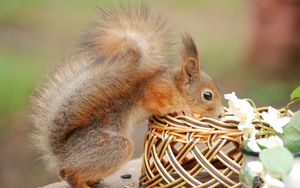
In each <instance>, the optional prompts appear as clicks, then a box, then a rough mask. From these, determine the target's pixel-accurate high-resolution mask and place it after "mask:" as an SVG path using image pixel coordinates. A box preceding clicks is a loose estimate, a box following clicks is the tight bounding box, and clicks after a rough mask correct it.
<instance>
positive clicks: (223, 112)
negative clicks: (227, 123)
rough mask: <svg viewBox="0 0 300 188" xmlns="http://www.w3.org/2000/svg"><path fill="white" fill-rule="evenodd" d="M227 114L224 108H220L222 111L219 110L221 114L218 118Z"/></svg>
mask: <svg viewBox="0 0 300 188" xmlns="http://www.w3.org/2000/svg"><path fill="white" fill-rule="evenodd" d="M224 114H225V111H224V108H223V107H222V108H220V111H219V115H218V118H219V119H220V118H221V117H223V116H224Z"/></svg>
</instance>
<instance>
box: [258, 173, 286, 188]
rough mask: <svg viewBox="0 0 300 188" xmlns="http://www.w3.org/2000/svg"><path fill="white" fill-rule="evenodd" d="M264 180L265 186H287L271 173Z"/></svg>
mask: <svg viewBox="0 0 300 188" xmlns="http://www.w3.org/2000/svg"><path fill="white" fill-rule="evenodd" d="M264 180H265V184H264V186H263V188H284V187H285V185H284V183H283V182H282V181H280V180H279V179H276V178H274V177H272V176H271V175H269V174H267V175H266V176H265V178H264Z"/></svg>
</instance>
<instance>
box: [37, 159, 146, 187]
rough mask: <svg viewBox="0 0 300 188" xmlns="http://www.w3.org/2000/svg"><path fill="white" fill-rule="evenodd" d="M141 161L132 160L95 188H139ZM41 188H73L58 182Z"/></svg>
mask: <svg viewBox="0 0 300 188" xmlns="http://www.w3.org/2000/svg"><path fill="white" fill-rule="evenodd" d="M141 162H142V161H141V159H135V160H131V161H129V162H128V163H126V165H125V166H123V167H122V169H120V170H119V171H118V172H117V173H115V174H114V175H113V176H111V177H108V178H106V179H105V180H104V182H103V183H101V184H99V185H98V186H94V187H93V188H138V179H139V173H140V169H141ZM124 175H125V176H126V175H131V177H130V178H128V179H127V178H122V177H121V176H124ZM41 188H71V187H70V186H69V185H68V184H67V183H66V182H64V181H61V182H56V183H53V184H49V185H46V186H43V187H41Z"/></svg>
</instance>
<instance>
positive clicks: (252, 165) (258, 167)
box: [247, 161, 264, 176]
mask: <svg viewBox="0 0 300 188" xmlns="http://www.w3.org/2000/svg"><path fill="white" fill-rule="evenodd" d="M247 167H248V169H249V172H250V174H251V175H252V176H261V175H262V174H263V173H264V166H263V164H262V163H261V162H260V161H251V162H248V163H247Z"/></svg>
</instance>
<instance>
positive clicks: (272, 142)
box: [256, 136, 283, 148]
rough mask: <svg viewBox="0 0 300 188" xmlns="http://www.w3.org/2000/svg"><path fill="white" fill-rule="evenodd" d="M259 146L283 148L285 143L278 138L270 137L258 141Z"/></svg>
mask: <svg viewBox="0 0 300 188" xmlns="http://www.w3.org/2000/svg"><path fill="white" fill-rule="evenodd" d="M256 141H257V143H258V144H260V145H262V146H264V147H266V148H276V147H282V146H283V141H282V140H281V138H279V137H278V136H270V137H268V138H261V139H257V140H256Z"/></svg>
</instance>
